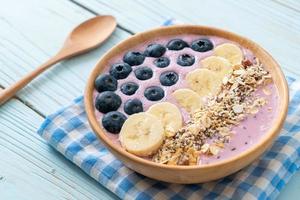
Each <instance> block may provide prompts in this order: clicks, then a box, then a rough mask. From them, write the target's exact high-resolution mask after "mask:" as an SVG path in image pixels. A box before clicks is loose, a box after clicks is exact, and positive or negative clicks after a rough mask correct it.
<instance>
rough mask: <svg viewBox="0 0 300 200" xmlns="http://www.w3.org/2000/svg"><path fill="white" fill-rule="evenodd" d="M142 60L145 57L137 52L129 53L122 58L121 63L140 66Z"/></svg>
mask: <svg viewBox="0 0 300 200" xmlns="http://www.w3.org/2000/svg"><path fill="white" fill-rule="evenodd" d="M144 60H145V56H144V55H143V54H142V53H140V52H137V51H129V52H127V53H126V54H125V55H124V57H123V61H124V62H126V63H127V64H129V65H131V66H134V65H140V64H142V63H143V62H144Z"/></svg>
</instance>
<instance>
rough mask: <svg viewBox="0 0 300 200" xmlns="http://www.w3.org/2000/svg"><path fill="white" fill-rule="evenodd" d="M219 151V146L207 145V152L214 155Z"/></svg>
mask: <svg viewBox="0 0 300 200" xmlns="http://www.w3.org/2000/svg"><path fill="white" fill-rule="evenodd" d="M219 151H220V148H219V147H217V146H216V145H211V146H210V147H209V152H210V153H211V154H212V155H214V156H215V155H217V154H218V153H219Z"/></svg>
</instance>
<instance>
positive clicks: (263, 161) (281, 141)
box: [38, 78, 300, 200]
mask: <svg viewBox="0 0 300 200" xmlns="http://www.w3.org/2000/svg"><path fill="white" fill-rule="evenodd" d="M288 82H289V85H290V96H291V101H290V105H289V112H288V117H287V120H286V123H285V125H284V129H283V130H282V132H281V134H280V136H279V137H278V138H277V140H276V141H275V143H274V145H273V146H272V148H271V149H270V150H269V151H268V152H266V153H265V154H264V155H263V156H262V157H261V158H260V159H259V160H257V161H256V162H254V163H252V164H251V165H250V166H248V167H247V168H244V169H243V170H241V171H239V172H238V173H236V174H233V175H231V176H228V177H226V178H223V179H221V180H218V181H214V182H209V183H205V184H194V185H179V184H169V183H163V182H159V181H156V180H153V179H150V178H147V177H144V176H142V175H140V174H137V173H135V172H134V171H132V170H130V169H128V168H127V167H125V166H124V165H123V164H122V163H121V162H120V161H119V160H117V159H116V158H115V157H114V156H113V155H112V154H111V153H110V152H109V151H107V149H106V148H105V147H104V146H103V144H102V143H101V142H100V141H99V140H97V138H96V136H95V134H94V133H93V132H92V130H91V128H90V126H89V124H88V121H87V118H86V113H85V110H84V104H83V97H79V98H77V99H75V100H74V102H73V103H72V104H71V105H69V106H67V107H65V108H63V109H61V110H59V111H57V112H56V113H54V114H52V115H50V116H48V117H47V118H46V120H45V121H44V123H43V124H42V125H41V127H40V129H39V130H38V134H40V135H41V136H42V137H43V138H44V139H45V140H47V141H48V142H49V143H50V144H51V145H52V146H53V147H54V148H55V149H57V150H58V151H59V152H61V153H62V154H63V155H64V156H65V157H67V158H68V159H69V160H71V161H72V162H73V163H75V164H76V165H77V166H79V167H80V168H81V169H83V170H84V171H85V172H86V173H87V174H89V175H90V176H92V177H93V178H94V179H96V180H97V181H98V182H99V183H101V184H102V185H103V186H105V187H106V188H108V189H109V190H111V191H112V192H113V193H115V194H116V195H118V196H119V197H120V198H122V199H142V200H145V199H146V200H147V199H152V198H153V199H176V200H177V199H187V198H190V199H200V198H204V199H212V198H216V197H218V198H221V199H242V198H244V199H257V198H259V199H274V198H275V197H276V196H277V195H278V194H279V192H280V190H281V189H282V188H283V186H284V185H285V184H286V183H287V181H288V180H289V179H290V177H291V176H292V175H293V174H294V173H295V172H296V171H297V169H299V168H300V123H299V121H300V81H295V80H294V79H292V78H288Z"/></svg>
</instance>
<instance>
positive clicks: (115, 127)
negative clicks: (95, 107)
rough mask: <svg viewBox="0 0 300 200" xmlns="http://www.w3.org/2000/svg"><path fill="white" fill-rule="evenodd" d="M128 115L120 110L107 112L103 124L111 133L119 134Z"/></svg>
mask: <svg viewBox="0 0 300 200" xmlns="http://www.w3.org/2000/svg"><path fill="white" fill-rule="evenodd" d="M126 119H127V118H126V116H125V115H124V114H122V113H120V112H118V111H111V112H109V113H107V114H105V115H104V116H103V118H102V126H103V127H104V128H105V129H106V130H107V131H108V132H111V133H114V134H117V133H119V132H120V130H121V128H122V126H123V124H124V122H125V120H126Z"/></svg>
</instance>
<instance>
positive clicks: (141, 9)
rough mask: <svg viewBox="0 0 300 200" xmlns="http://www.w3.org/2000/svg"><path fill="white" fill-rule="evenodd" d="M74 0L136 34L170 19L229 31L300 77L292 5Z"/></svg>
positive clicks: (296, 15)
mask: <svg viewBox="0 0 300 200" xmlns="http://www.w3.org/2000/svg"><path fill="white" fill-rule="evenodd" d="M75 1H76V2H79V3H80V4H82V5H84V6H86V7H88V8H89V9H91V10H93V11H95V12H97V13H111V14H113V15H114V16H116V18H117V20H118V22H119V23H120V24H121V25H122V26H124V27H127V28H128V29H129V30H131V31H133V32H140V31H145V30H147V29H151V28H153V27H156V26H159V25H160V24H161V23H162V22H163V21H164V20H166V19H168V18H175V19H177V20H179V21H181V22H184V23H191V24H199V25H208V26H215V27H218V28H223V29H227V30H230V31H232V32H235V33H238V34H240V35H243V36H246V37H248V38H250V39H251V40H253V41H255V42H257V43H258V44H260V45H261V46H262V47H264V48H265V49H266V50H267V51H268V52H270V53H271V54H272V55H273V56H274V57H275V59H276V60H277V61H278V62H279V64H280V65H281V66H282V67H283V69H285V70H286V71H290V72H292V73H295V74H297V75H300V73H299V71H298V70H297V67H298V68H299V66H297V65H299V63H300V57H299V56H297V54H298V52H299V51H300V45H299V44H300V34H299V33H300V12H297V11H296V10H294V9H291V8H289V7H286V6H285V5H290V4H288V3H284V5H282V3H281V4H279V3H277V2H275V1H271V0H267V1H259V0H255V1H242V0H237V1H233V0H225V1H221V2H220V1H216V0H212V1H211V0H204V1H201V2H199V1H197V0H192V1H189V3H182V1H178V0H177V1H173V0H158V1H142V0H138V1H118V0H111V1H109V3H107V1H105V0H75ZM282 2H283V1H282ZM294 2H297V1H294ZM294 4H296V3H294ZM195 5H197V6H195ZM292 5H293V4H292ZM298 7H299V6H298ZM129 10H130V12H128V11H129ZM283 41H284V42H283Z"/></svg>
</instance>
